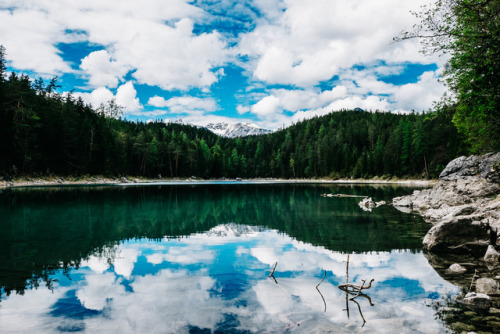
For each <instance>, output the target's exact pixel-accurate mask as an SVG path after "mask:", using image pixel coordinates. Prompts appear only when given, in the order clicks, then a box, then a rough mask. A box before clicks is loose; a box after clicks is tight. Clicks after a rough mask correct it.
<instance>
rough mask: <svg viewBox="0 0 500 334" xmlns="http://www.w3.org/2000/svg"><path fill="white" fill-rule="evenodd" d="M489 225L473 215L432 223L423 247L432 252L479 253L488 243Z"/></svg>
mask: <svg viewBox="0 0 500 334" xmlns="http://www.w3.org/2000/svg"><path fill="white" fill-rule="evenodd" d="M489 235H490V234H489V225H488V224H486V223H485V222H483V221H481V220H477V217H474V216H461V217H453V218H452V219H448V220H445V221H442V222H441V223H439V224H437V225H434V226H433V227H432V228H431V229H430V230H429V232H427V234H426V235H425V237H424V241H423V246H424V249H426V250H429V251H432V252H443V251H454V252H460V251H461V252H473V253H480V252H483V254H484V251H485V250H486V248H487V247H488V243H489Z"/></svg>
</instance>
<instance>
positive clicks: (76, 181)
mask: <svg viewBox="0 0 500 334" xmlns="http://www.w3.org/2000/svg"><path fill="white" fill-rule="evenodd" d="M240 182H241V183H243V184H244V183H255V184H273V183H275V184H293V183H298V184H300V183H303V184H307V183H310V184H313V183H317V184H373V185H400V186H409V187H431V186H433V185H434V184H435V183H436V180H421V179H410V180H397V179H396V180H393V179H390V180H382V179H339V180H331V179H276V178H254V179H244V178H235V179H228V178H219V179H201V178H194V177H191V178H161V179H150V178H142V177H115V178H110V177H104V176H84V177H21V178H16V179H13V180H11V181H5V180H2V181H0V189H9V188H24V187H53V186H102V185H109V186H113V185H115V186H118V185H120V186H124V185H147V184H151V185H154V184H158V185H162V184H164V185H175V184H213V183H217V184H224V183H228V184H233V183H240Z"/></svg>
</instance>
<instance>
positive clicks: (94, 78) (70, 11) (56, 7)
mask: <svg viewBox="0 0 500 334" xmlns="http://www.w3.org/2000/svg"><path fill="white" fill-rule="evenodd" d="M204 15H205V14H204V13H203V11H202V10H200V9H199V8H196V7H195V6H193V5H191V4H189V3H188V2H187V1H183V0H169V1H168V3H165V1H161V0H148V1H147V2H146V3H145V2H137V1H132V0H127V1H120V3H119V4H111V3H107V2H102V1H96V0H92V1H83V0H78V1H71V2H69V3H67V4H65V5H64V6H61V5H60V4H59V3H57V2H54V1H52V2H51V1H46V0H43V1H35V0H24V1H3V3H2V4H1V5H0V40H2V43H3V44H5V46H6V48H7V49H8V50H9V55H10V59H13V62H12V65H13V66H14V67H16V68H19V69H31V70H34V71H36V72H40V73H49V74H50V73H60V72H69V71H70V70H71V69H70V67H69V66H68V64H66V63H65V62H64V61H63V60H62V59H61V57H60V55H59V50H58V49H57V48H56V45H57V44H58V43H61V42H75V41H80V40H81V39H82V37H84V38H85V41H87V42H88V43H91V44H96V45H101V46H103V47H104V48H105V49H106V51H105V52H107V54H104V53H97V54H95V53H93V54H90V55H88V56H87V57H86V58H84V60H83V64H82V65H83V66H82V69H83V70H85V71H86V72H87V74H88V75H89V76H90V84H91V85H92V86H100V85H105V86H109V87H115V86H116V85H117V84H118V82H117V81H118V80H119V79H120V78H121V77H122V76H123V75H124V73H126V71H127V70H133V71H134V72H133V77H134V78H135V79H136V80H137V81H138V82H139V83H144V84H148V85H152V86H159V87H161V88H163V89H168V90H171V89H187V88H190V87H202V88H206V87H209V86H210V85H212V84H213V83H214V82H216V81H217V80H218V78H219V76H220V75H221V73H220V72H219V73H217V71H216V70H215V68H216V67H218V66H220V65H222V64H224V63H225V61H226V59H227V57H228V50H227V49H226V43H225V42H224V40H223V38H222V37H221V35H220V34H219V33H218V32H216V31H213V32H207V33H203V34H201V35H195V34H193V32H192V31H193V20H201V19H202V17H203V16H204ZM26 22H29V24H26ZM75 31H77V32H79V33H76V34H75V33H74V32H75ZM28 45H29V50H30V52H27V46H28ZM107 56H110V57H112V58H113V59H114V60H113V61H111V60H110V58H107Z"/></svg>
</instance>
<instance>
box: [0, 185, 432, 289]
mask: <svg viewBox="0 0 500 334" xmlns="http://www.w3.org/2000/svg"><path fill="white" fill-rule="evenodd" d="M411 191H412V190H411V189H405V188H392V187H366V186H359V185H349V186H340V185H335V186H332V185H329V186H313V185H307V186H303V185H245V184H239V185H230V186H228V185H198V186H186V185H185V186H134V187H105V188H97V187H90V188H89V187H66V188H43V189H27V190H23V189H13V190H9V191H4V192H3V193H1V194H0V218H1V219H0V230H1V232H2V233H0V287H1V288H2V290H3V293H5V294H10V293H11V292H12V291H16V292H17V293H23V291H24V289H25V288H32V287H36V286H37V285H39V284H49V286H50V280H48V279H47V278H48V276H49V275H50V274H51V273H52V272H56V271H58V270H60V269H61V268H62V269H64V270H66V271H68V270H70V269H71V268H78V267H79V265H80V261H81V259H82V258H85V257H87V256H88V255H89V254H91V253H93V252H95V251H98V252H105V251H106V250H107V249H109V248H110V247H112V246H114V245H118V244H119V243H120V241H121V240H128V239H134V238H149V239H161V238H163V237H165V236H169V237H172V238H182V237H184V236H186V235H190V234H192V233H196V232H206V231H209V230H211V229H212V228H214V227H215V226H217V225H219V224H223V223H227V222H238V223H241V224H245V225H248V226H252V227H255V226H266V227H268V228H272V229H276V230H279V231H280V232H282V233H286V234H287V235H289V236H291V237H294V238H296V239H298V240H301V241H303V242H305V243H308V244H311V245H320V246H323V247H325V248H326V249H330V250H336V251H341V252H367V251H390V250H391V249H412V250H415V251H416V250H419V249H420V248H421V240H422V237H423V235H424V233H425V231H426V230H427V229H428V225H427V224H425V223H424V222H423V221H422V220H421V219H420V218H419V217H415V216H411V215H407V214H402V213H400V212H399V211H397V210H395V209H394V208H391V207H380V208H377V209H376V210H375V211H374V212H372V213H366V212H363V211H362V210H360V209H359V207H358V206H357V199H356V198H335V199H332V198H323V197H320V196H319V195H320V194H321V193H325V192H332V193H340V192H342V193H351V194H358V195H369V196H372V197H374V198H375V199H377V200H387V199H390V198H392V197H393V196H397V195H401V194H403V193H405V192H411ZM211 233H216V232H214V231H213V230H212V232H211Z"/></svg>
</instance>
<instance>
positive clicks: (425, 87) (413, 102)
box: [394, 72, 447, 111]
mask: <svg viewBox="0 0 500 334" xmlns="http://www.w3.org/2000/svg"><path fill="white" fill-rule="evenodd" d="M438 78H439V73H438V72H425V73H424V74H422V75H421V76H420V78H419V80H418V82H417V83H411V84H406V85H402V86H400V87H398V88H397V91H396V93H395V94H394V98H395V100H396V101H397V104H398V106H399V109H400V110H412V109H415V110H417V111H419V110H426V109H429V108H430V107H431V106H432V104H433V102H435V101H438V100H439V99H440V97H441V96H443V94H444V93H445V92H446V91H447V89H446V87H445V86H444V85H443V84H442V83H441V82H439V81H438Z"/></svg>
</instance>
